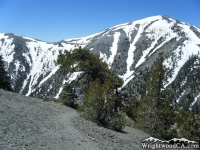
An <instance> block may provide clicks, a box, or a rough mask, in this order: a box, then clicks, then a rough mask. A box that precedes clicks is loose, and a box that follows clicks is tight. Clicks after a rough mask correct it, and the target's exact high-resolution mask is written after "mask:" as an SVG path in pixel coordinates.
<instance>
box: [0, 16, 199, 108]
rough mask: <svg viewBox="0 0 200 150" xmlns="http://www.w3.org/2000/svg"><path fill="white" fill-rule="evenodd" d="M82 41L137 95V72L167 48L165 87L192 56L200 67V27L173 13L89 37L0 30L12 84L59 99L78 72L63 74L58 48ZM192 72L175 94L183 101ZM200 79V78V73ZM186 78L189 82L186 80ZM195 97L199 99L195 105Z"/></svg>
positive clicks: (29, 93) (27, 92)
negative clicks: (54, 38)
mask: <svg viewBox="0 0 200 150" xmlns="http://www.w3.org/2000/svg"><path fill="white" fill-rule="evenodd" d="M80 46H81V47H82V48H86V49H88V50H90V51H92V52H93V53H95V54H98V55H99V56H100V58H102V59H103V60H104V61H106V62H107V63H108V65H109V67H110V68H112V69H113V70H114V71H115V73H116V74H117V75H119V76H120V77H121V78H122V79H123V80H124V85H123V87H126V88H130V89H131V90H132V91H134V92H132V93H131V94H133V95H135V96H137V97H138V98H140V96H141V92H142V91H141V89H140V88H138V87H134V84H135V81H136V80H139V79H138V77H139V76H140V74H141V72H142V73H143V72H145V68H148V67H150V66H151V65H152V64H153V62H154V61H155V60H156V58H157V57H158V54H159V53H160V52H163V53H164V57H165V61H164V65H165V66H166V68H168V71H167V77H166V83H165V87H166V88H167V87H170V86H171V85H172V84H174V82H175V81H176V80H177V76H178V75H179V74H180V71H181V68H182V67H183V66H184V65H185V64H186V63H187V62H188V61H189V60H190V59H191V58H190V57H193V56H197V58H196V59H195V60H194V61H193V64H190V65H189V64H188V65H189V66H190V67H188V68H187V70H189V68H191V66H193V65H194V64H196V70H198V69H199V64H198V59H199V57H200V54H199V52H200V29H199V28H197V27H195V26H192V25H190V24H188V23H184V22H180V21H178V20H174V19H172V18H170V17H168V16H153V17H148V18H144V19H141V20H136V21H133V22H129V23H124V24H120V25H116V26H114V27H111V28H109V29H107V30H105V31H102V32H99V33H96V34H92V35H89V36H86V37H82V38H73V39H65V40H61V41H59V42H53V43H48V42H45V41H39V40H36V39H33V38H28V37H21V36H17V35H15V34H3V33H1V34H0V54H2V55H3V57H4V59H5V61H6V62H7V63H8V72H9V74H10V75H11V79H12V85H13V88H14V90H15V91H16V92H18V93H21V94H24V95H27V96H35V97H54V98H59V94H60V93H61V92H62V87H61V85H62V84H63V83H65V82H69V81H70V80H71V79H72V78H73V79H74V78H75V77H76V76H77V75H78V74H77V73H72V74H68V75H61V74H59V73H58V70H59V67H58V66H55V64H54V60H56V58H57V56H58V54H59V51H61V52H63V51H64V50H68V51H69V50H73V49H74V48H77V47H80ZM190 71H191V72H192V70H190ZM193 72H194V71H193ZM186 74H187V73H186ZM187 76H188V74H187V75H185V76H184V77H182V78H184V79H185V83H184V79H182V78H181V80H182V81H180V82H182V84H183V85H182V86H180V87H183V88H182V89H181V88H180V90H179V91H178V92H177V93H175V96H176V100H179V102H181V101H185V100H186V99H187V96H188V93H189V94H190V92H189V91H191V90H190V88H191V87H190V86H191V85H189V82H188V83H187ZM196 80H197V83H199V80H200V79H199V78H198V77H197V79H196ZM177 82H178V81H177ZM178 83H179V82H178ZM186 83H187V84H188V85H185V84H186ZM184 85H185V87H184ZM46 87H48V88H46ZM138 90H139V92H138ZM184 90H185V92H184ZM195 90H196V91H195V92H193V95H192V96H193V98H192V99H193V100H191V101H192V102H190V104H192V106H191V107H193V106H194V105H195V104H197V103H198V105H199V99H200V98H199V95H198V92H199V91H200V87H199V85H198V84H197V85H195ZM184 96H185V97H186V98H184ZM194 101H196V102H195V103H194V104H193V102H194Z"/></svg>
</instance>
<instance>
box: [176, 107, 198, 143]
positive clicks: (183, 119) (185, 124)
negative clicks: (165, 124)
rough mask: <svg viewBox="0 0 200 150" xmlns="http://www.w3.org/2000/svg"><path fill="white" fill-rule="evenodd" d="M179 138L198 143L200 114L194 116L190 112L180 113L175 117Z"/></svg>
mask: <svg viewBox="0 0 200 150" xmlns="http://www.w3.org/2000/svg"><path fill="white" fill-rule="evenodd" d="M177 121H178V129H179V136H180V137H187V138H188V139H189V140H194V141H197V142H200V113H198V114H196V115H194V114H193V113H192V112H190V111H183V110H182V111H180V112H179V113H178V117H177Z"/></svg>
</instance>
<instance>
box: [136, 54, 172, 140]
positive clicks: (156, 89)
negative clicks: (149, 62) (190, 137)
mask: <svg viewBox="0 0 200 150" xmlns="http://www.w3.org/2000/svg"><path fill="white" fill-rule="evenodd" d="M163 61H164V58H163V55H162V53H161V54H159V58H158V59H157V60H156V61H155V62H154V64H153V66H152V68H151V72H150V80H149V82H148V85H147V90H146V94H145V96H144V97H143V98H142V99H141V101H140V105H139V108H138V125H139V126H140V127H141V128H142V129H144V130H145V131H147V132H148V133H150V134H151V135H153V136H156V137H161V138H170V136H171V135H170V133H169V132H168V130H169V129H170V125H171V124H172V123H173V118H174V116H175V115H174V113H173V107H172V106H171V103H172V102H171V100H170V96H169V95H168V94H169V93H166V94H164V92H165V90H164V86H163V81H164V74H165V69H164V66H163ZM173 136H174V135H173Z"/></svg>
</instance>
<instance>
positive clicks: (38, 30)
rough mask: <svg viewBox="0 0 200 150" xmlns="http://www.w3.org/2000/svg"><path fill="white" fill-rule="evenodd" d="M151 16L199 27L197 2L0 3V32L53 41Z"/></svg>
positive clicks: (199, 5) (50, 0)
mask: <svg viewBox="0 0 200 150" xmlns="http://www.w3.org/2000/svg"><path fill="white" fill-rule="evenodd" d="M155 15H168V16H170V17H172V18H173V19H177V20H180V21H183V22H187V23H189V24H192V25H195V26H197V27H199V28H200V0H0V32H3V33H15V34H18V35H22V36H28V37H32V38H36V39H40V40H44V41H47V42H56V41H60V40H63V39H67V38H76V37H83V36H87V35H90V34H94V33H97V32H101V31H103V30H106V29H107V28H110V27H112V26H115V25H118V24H122V23H126V22H131V21H134V20H138V19H143V18H146V17H150V16H155Z"/></svg>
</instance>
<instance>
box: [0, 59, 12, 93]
mask: <svg viewBox="0 0 200 150" xmlns="http://www.w3.org/2000/svg"><path fill="white" fill-rule="evenodd" d="M0 89H4V90H8V91H12V88H11V82H10V77H9V75H8V73H7V72H6V69H5V62H4V60H3V57H2V56H1V55H0Z"/></svg>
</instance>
